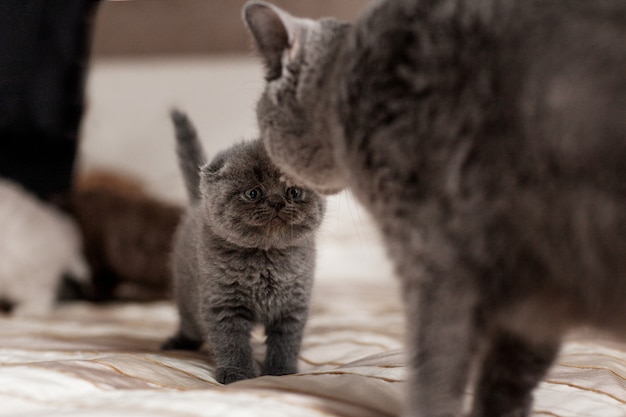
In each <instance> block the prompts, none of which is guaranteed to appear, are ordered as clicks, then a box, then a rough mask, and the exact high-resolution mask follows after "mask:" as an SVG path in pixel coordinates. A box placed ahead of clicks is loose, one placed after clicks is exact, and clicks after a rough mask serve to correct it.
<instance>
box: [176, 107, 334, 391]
mask: <svg viewBox="0 0 626 417" xmlns="http://www.w3.org/2000/svg"><path fill="white" fill-rule="evenodd" d="M172 117H173V120H174V124H175V126H176V137H177V141H178V146H177V150H178V155H179V162H180V166H181V170H182V172H183V176H184V178H185V184H186V186H187V190H188V193H189V196H190V199H191V206H190V207H189V209H188V211H187V213H186V215H185V217H184V219H183V221H182V223H181V225H180V226H179V229H178V230H177V233H176V236H175V239H174V253H173V259H172V261H173V272H174V280H175V282H174V290H175V294H176V300H177V303H178V309H179V313H180V320H181V322H180V327H179V330H178V332H177V334H176V335H175V336H174V337H172V338H170V339H169V340H168V341H167V342H166V343H165V345H164V348H166V349H176V348H183V349H197V348H199V347H200V346H201V345H202V344H203V343H204V342H208V343H209V344H210V347H211V349H212V351H213V355H214V357H215V361H216V367H217V370H216V379H217V380H218V381H219V382H221V383H225V384H227V383H231V382H235V381H238V380H241V379H246V378H252V377H254V376H256V370H255V367H254V364H253V360H252V352H251V348H250V331H251V330H252V328H253V326H255V325H256V324H261V325H263V326H265V332H266V335H267V342H266V343H267V355H266V359H265V365H264V367H263V371H262V372H263V374H264V375H283V374H289V373H294V372H296V371H297V359H298V353H299V351H300V344H301V341H302V335H303V331H304V326H305V323H306V319H307V316H308V309H309V297H310V292H311V286H312V283H313V271H314V266H315V240H314V233H315V230H316V229H317V228H318V226H319V225H320V223H321V220H322V216H323V213H324V209H325V202H324V199H323V198H322V197H320V196H319V195H317V194H316V193H314V192H313V191H311V190H307V189H302V188H298V187H295V186H291V185H290V184H288V183H287V182H285V180H284V179H283V175H282V174H281V172H279V170H278V169H277V168H276V166H275V165H273V164H272V163H271V161H270V159H269V157H268V156H267V154H266V153H265V150H264V148H263V144H262V143H261V142H260V141H259V140H255V141H252V142H244V143H240V144H237V145H234V146H233V147H231V148H229V149H227V150H225V151H223V152H221V153H219V154H218V155H216V156H215V158H213V160H212V161H211V162H209V163H205V161H206V159H205V156H204V153H203V151H202V147H201V145H200V142H199V140H198V138H197V136H196V133H195V130H194V129H193V127H192V126H191V124H190V122H189V120H188V119H187V118H186V116H184V115H183V114H181V113H178V112H174V113H173V115H172ZM199 167H201V168H199Z"/></svg>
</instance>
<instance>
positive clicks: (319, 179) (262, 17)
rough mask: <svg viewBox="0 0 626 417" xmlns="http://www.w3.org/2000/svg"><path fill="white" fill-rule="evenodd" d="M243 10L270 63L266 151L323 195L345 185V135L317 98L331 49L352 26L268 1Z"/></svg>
mask: <svg viewBox="0 0 626 417" xmlns="http://www.w3.org/2000/svg"><path fill="white" fill-rule="evenodd" d="M243 14H244V20H245V22H246V24H247V25H248V28H249V29H250V32H251V33H252V35H253V37H254V40H255V41H256V44H257V47H258V49H259V51H260V52H261V53H262V54H263V58H264V61H265V64H266V77H265V78H266V81H267V84H266V88H265V91H264V93H263V95H262V97H261V98H260V100H259V102H258V105H257V119H258V124H259V127H260V129H261V136H262V137H263V141H264V144H265V147H266V149H267V152H268V153H269V155H270V157H271V158H272V160H273V161H274V163H276V164H277V165H278V166H279V167H280V168H281V169H283V170H284V171H285V172H286V173H288V174H289V175H290V176H291V177H292V178H295V179H297V180H298V182H301V183H303V184H306V185H307V186H309V187H311V188H313V189H315V190H317V191H318V192H320V193H324V194H330V193H333V192H337V191H339V190H341V189H342V188H344V187H346V175H345V173H344V171H343V167H342V166H341V164H340V163H338V162H337V161H341V157H340V155H339V154H340V149H338V146H339V144H340V141H339V140H337V139H338V138H339V139H340V137H341V134H340V132H338V131H336V128H335V126H336V123H334V122H333V120H332V115H331V117H329V116H328V115H326V114H324V113H325V111H326V110H327V109H326V108H324V106H320V102H319V100H318V97H319V96H320V94H319V93H320V91H319V90H320V84H319V82H320V80H323V79H324V78H325V77H326V76H327V75H328V74H324V70H325V69H327V68H328V67H329V65H328V64H329V62H328V58H327V55H328V51H330V50H333V49H334V48H336V45H337V44H338V43H339V42H340V41H341V40H342V38H343V36H344V35H345V33H346V30H347V27H348V25H347V24H345V23H340V22H337V21H335V20H331V19H324V20H321V21H313V20H308V19H299V18H295V17H293V16H290V15H289V14H287V13H286V12H284V11H283V10H280V9H278V8H277V7H275V6H272V5H270V4H268V3H264V2H250V3H248V4H247V5H246V7H245V8H244V12H243Z"/></svg>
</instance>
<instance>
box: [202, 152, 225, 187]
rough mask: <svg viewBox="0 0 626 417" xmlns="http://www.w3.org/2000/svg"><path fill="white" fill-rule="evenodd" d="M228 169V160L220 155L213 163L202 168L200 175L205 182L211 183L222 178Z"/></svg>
mask: <svg viewBox="0 0 626 417" xmlns="http://www.w3.org/2000/svg"><path fill="white" fill-rule="evenodd" d="M225 168H226V158H225V157H224V156H223V155H221V154H218V155H217V156H216V157H215V158H214V159H213V160H212V161H211V162H208V163H207V164H205V165H204V166H202V167H200V175H201V177H202V179H203V180H204V181H205V182H211V181H214V180H216V179H218V178H220V176H221V174H222V172H223V171H224V169H225Z"/></svg>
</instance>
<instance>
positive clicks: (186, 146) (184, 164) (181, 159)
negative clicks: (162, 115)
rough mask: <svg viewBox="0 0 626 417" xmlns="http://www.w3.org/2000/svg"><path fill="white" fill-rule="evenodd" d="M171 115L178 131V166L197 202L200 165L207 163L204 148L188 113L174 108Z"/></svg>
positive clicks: (191, 194)
mask: <svg viewBox="0 0 626 417" xmlns="http://www.w3.org/2000/svg"><path fill="white" fill-rule="evenodd" d="M170 116H171V117H172V122H173V123H174V131H175V133H176V153H177V154H178V166H179V167H180V170H181V171H182V173H183V178H184V180H185V187H186V188H187V194H189V199H190V200H191V202H192V203H195V202H197V201H199V200H200V167H201V166H202V165H204V164H205V163H206V157H205V156H204V150H203V149H202V144H201V143H200V140H199V139H198V134H197V133H196V129H195V127H194V126H193V124H192V123H191V121H190V120H189V118H188V117H187V115H186V114H185V113H183V112H181V111H179V110H176V109H174V110H172V111H171V113H170Z"/></svg>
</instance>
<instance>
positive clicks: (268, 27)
mask: <svg viewBox="0 0 626 417" xmlns="http://www.w3.org/2000/svg"><path fill="white" fill-rule="evenodd" d="M244 19H245V21H246V23H247V25H248V27H249V29H250V31H251V33H252V35H253V37H254V39H255V41H256V43H257V46H258V48H259V50H260V51H261V53H262V55H263V57H264V61H265V65H266V80H267V85H266V88H265V92H264V94H263V96H262V97H261V99H260V101H259V103H258V107H257V111H258V121H259V125H260V128H261V132H262V137H263V138H264V143H265V146H266V148H267V150H268V152H269V154H270V157H271V158H272V159H273V160H274V161H275V162H276V163H277V164H278V165H279V166H280V167H281V168H282V169H283V170H285V172H287V173H288V174H289V175H291V176H293V177H294V178H296V179H297V180H299V181H302V182H303V183H305V184H307V185H308V186H310V187H312V188H313V189H316V190H318V191H322V192H332V191H334V190H339V189H342V188H344V187H349V188H351V189H352V190H353V191H354V193H355V195H356V196H357V198H358V199H359V200H360V201H361V202H362V203H363V204H364V205H365V206H366V207H367V208H368V209H369V210H370V211H371V213H372V214H373V215H374V217H375V219H376V221H377V223H378V225H379V227H380V229H381V231H382V233H383V236H384V238H385V240H386V245H387V247H388V252H389V254H390V256H391V258H392V259H393V261H394V263H395V266H396V270H397V274H398V275H399V276H400V278H401V281H402V284H403V294H404V297H405V302H406V314H407V320H408V323H409V324H408V344H409V347H410V349H409V358H408V360H409V363H410V367H411V369H412V372H411V374H410V377H409V393H408V401H407V405H406V415H410V416H420V417H433V416H448V417H450V416H459V415H461V414H462V400H463V392H464V390H465V388H466V387H467V385H468V384H471V385H473V386H474V388H475V394H476V395H475V398H474V401H473V406H472V407H473V408H472V411H471V414H472V416H475V417H479V416H516V417H521V416H526V415H528V413H529V410H530V407H531V403H532V395H531V394H532V390H533V389H534V387H535V386H536V385H537V383H538V382H539V381H540V380H541V379H542V377H543V376H544V375H545V373H546V371H547V369H548V368H549V366H550V365H551V364H552V362H553V360H554V358H555V356H556V354H557V352H558V350H559V346H560V343H561V340H562V337H563V335H564V333H566V332H567V331H568V330H570V329H571V328H574V327H577V326H581V325H590V326H593V327H596V328H600V329H603V330H609V331H612V332H616V333H620V332H624V330H626V325H624V319H623V318H624V315H625V314H626V303H624V294H625V293H626V256H624V254H625V253H626V137H625V133H624V132H626V105H625V97H626V77H625V74H626V73H625V72H624V71H625V69H626V43H625V42H624V39H626V2H624V1H623V0H599V1H598V0H589V1H583V0H517V1H516V0H397V1H386V2H382V3H378V4H377V5H375V6H373V7H372V8H371V9H369V10H368V11H367V12H366V13H365V14H364V15H363V16H361V17H360V18H359V20H358V21H357V22H356V23H355V24H354V25H353V26H351V25H349V24H346V23H341V22H338V21H336V20H333V19H322V20H320V21H312V20H306V19H297V18H294V17H292V16H290V15H289V14H287V13H286V12H284V11H282V10H280V9H278V8H276V7H274V6H272V5H269V4H267V3H262V2H251V3H249V4H247V5H246V6H245V8H244ZM474 367H475V368H476V370H477V379H476V380H475V381H474V380H473V379H472V378H470V373H471V372H470V370H471V369H473V368H474Z"/></svg>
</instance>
